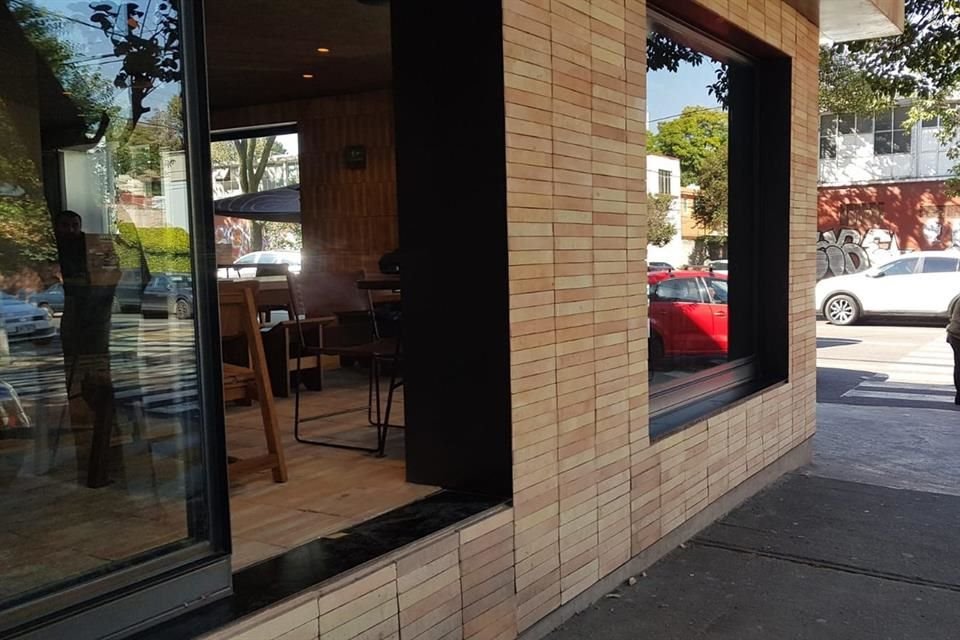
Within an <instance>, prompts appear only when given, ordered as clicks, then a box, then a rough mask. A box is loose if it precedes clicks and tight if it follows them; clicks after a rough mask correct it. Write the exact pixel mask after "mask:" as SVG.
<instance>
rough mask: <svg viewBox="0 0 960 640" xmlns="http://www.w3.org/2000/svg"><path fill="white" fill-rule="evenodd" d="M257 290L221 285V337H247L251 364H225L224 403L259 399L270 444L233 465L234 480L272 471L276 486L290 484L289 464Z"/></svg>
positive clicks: (242, 285) (250, 284)
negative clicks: (261, 324)
mask: <svg viewBox="0 0 960 640" xmlns="http://www.w3.org/2000/svg"><path fill="white" fill-rule="evenodd" d="M257 287H258V284H257V283H256V282H221V283H220V337H221V338H231V337H236V336H243V337H245V338H246V341H247V349H248V351H249V363H250V366H249V367H242V366H239V365H235V364H226V363H224V365H223V399H224V402H228V401H233V400H250V399H256V400H257V402H258V403H259V404H260V415H261V416H262V417H263V435H264V437H265V438H266V441H267V453H265V454H263V455H259V456H254V457H252V458H244V459H241V460H234V461H232V462H231V463H230V467H229V469H230V479H231V480H235V479H236V478H237V477H239V476H240V475H242V474H245V473H252V472H255V471H260V470H263V469H271V470H272V471H273V480H274V482H286V481H287V463H286V460H285V459H284V455H283V446H282V445H281V443H280V436H279V433H278V427H277V412H276V408H275V407H274V404H273V390H272V389H271V387H270V375H269V373H268V371H267V359H266V356H265V355H264V352H263V342H262V341H261V339H260V326H259V323H258V322H257V305H256V302H255V300H256V291H257Z"/></svg>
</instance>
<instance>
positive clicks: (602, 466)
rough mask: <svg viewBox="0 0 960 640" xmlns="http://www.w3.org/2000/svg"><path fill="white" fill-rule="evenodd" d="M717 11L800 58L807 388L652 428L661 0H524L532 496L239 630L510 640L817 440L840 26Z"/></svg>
mask: <svg viewBox="0 0 960 640" xmlns="http://www.w3.org/2000/svg"><path fill="white" fill-rule="evenodd" d="M699 3H700V4H702V5H704V6H705V7H706V8H708V9H710V10H711V11H714V12H715V13H716V14H718V15H719V16H720V17H722V18H724V19H726V20H728V21H729V22H731V23H733V24H734V25H736V26H738V27H740V28H741V29H744V30H747V31H749V32H750V33H752V34H754V35H755V36H756V37H758V38H760V39H762V40H764V41H766V42H767V43H769V44H771V45H773V46H774V47H776V48H778V49H780V50H782V51H784V52H785V53H787V54H788V55H790V56H792V57H793V60H794V65H793V69H794V78H793V96H792V99H793V120H792V127H793V137H792V141H791V145H792V146H791V159H792V167H791V171H792V176H791V199H790V202H791V216H790V238H791V246H790V301H791V303H790V367H789V382H787V383H785V384H782V385H779V386H777V387H775V388H773V389H771V390H769V391H767V392H765V393H763V394H761V395H759V396H756V397H754V398H752V399H750V400H748V401H746V402H742V403H740V404H737V405H735V406H733V407H731V408H730V409H728V410H727V411H725V412H723V413H721V414H719V415H717V416H715V417H712V418H710V419H709V420H705V421H703V422H701V423H699V424H696V425H694V426H692V427H689V428H687V429H685V430H683V431H680V432H678V433H675V434H673V435H670V436H668V437H665V438H663V439H660V440H658V441H655V442H651V440H650V438H649V432H648V407H649V404H648V384H647V297H646V263H645V257H646V244H647V242H646V228H647V227H646V224H647V223H646V202H645V200H646V193H647V185H646V184H645V178H646V175H645V173H646V172H645V157H646V148H645V141H646V132H645V126H644V122H645V110H646V96H645V91H646V89H645V87H646V82H645V76H646V64H645V51H646V2H645V1H644V0H504V15H503V20H504V31H503V38H504V84H505V95H506V118H507V121H506V131H507V136H506V144H507V176H508V185H507V189H508V211H507V216H508V223H509V224H508V229H509V231H508V233H509V249H510V252H509V256H510V308H511V318H510V322H511V352H512V363H511V377H512V404H513V457H514V467H513V483H514V502H513V507H512V509H507V510H503V511H500V512H499V513H497V514H496V515H493V516H491V517H489V518H487V519H486V520H482V521H480V522H475V523H473V524H470V525H468V526H466V527H465V528H462V529H460V530H458V531H455V532H452V533H449V534H446V535H444V536H442V537H439V538H437V539H435V540H433V539H432V540H429V541H425V542H422V543H420V544H419V545H417V548H416V550H414V551H412V552H410V553H411V555H408V556H406V557H401V558H397V559H384V560H382V561H381V565H385V566H378V567H377V568H376V570H370V569H368V570H366V571H365V573H363V575H361V574H360V573H354V574H348V575H347V576H343V577H342V579H341V581H340V583H339V585H342V586H339V585H331V586H327V587H325V588H324V590H323V591H322V592H320V591H318V592H317V593H314V594H307V595H305V596H302V597H301V598H299V599H298V600H296V601H294V602H290V603H287V604H286V605H285V606H284V607H283V608H282V613H281V609H280V608H275V609H273V610H271V611H268V612H265V613H264V614H263V616H260V617H259V618H258V619H257V620H253V621H248V622H247V623H245V624H243V625H242V626H241V627H237V628H236V629H235V630H234V633H240V635H239V636H237V637H244V638H246V637H249V638H254V637H256V638H284V639H286V640H292V639H294V638H297V639H300V638H302V639H304V640H309V639H312V638H317V637H320V638H323V639H324V640H327V639H332V638H336V639H337V640H348V639H350V638H378V639H380V638H390V639H392V638H400V640H415V639H421V638H422V639H424V640H426V639H433V638H458V639H459V638H484V639H485V640H486V639H490V640H494V639H497V640H499V639H500V638H504V639H507V640H509V639H510V638H513V637H515V636H516V635H517V634H518V633H522V632H523V631H524V630H525V629H528V628H529V627H530V626H531V625H532V624H534V623H535V622H537V621H538V620H540V619H542V618H543V617H544V616H545V615H547V614H549V613H551V612H552V611H554V610H556V609H558V608H559V607H561V606H562V605H563V604H565V603H568V602H570V601H571V599H573V598H574V597H576V596H577V595H578V594H580V593H582V592H583V591H584V590H585V589H587V588H589V587H590V586H592V585H594V584H595V583H597V582H598V581H599V580H600V579H601V578H603V577H604V576H606V575H608V574H610V573H611V572H613V571H614V570H615V569H617V568H618V567H620V566H621V565H623V564H624V563H626V562H627V561H628V560H629V559H630V558H631V557H633V556H636V555H638V554H640V553H641V552H643V551H644V550H646V549H648V548H649V547H651V545H653V544H654V543H655V542H657V541H658V540H660V539H662V538H663V537H664V536H666V535H668V534H669V533H670V532H672V531H674V530H675V529H677V527H679V526H681V525H682V524H683V523H685V522H688V521H690V519H691V518H693V517H694V516H696V515H697V514H699V513H701V512H702V511H703V510H704V509H706V508H707V507H708V506H709V505H711V504H712V503H715V502H716V501H717V500H718V499H719V498H721V496H724V495H725V494H728V493H729V492H730V491H731V490H733V489H734V488H735V487H737V486H738V485H740V484H741V483H743V482H744V481H745V480H747V479H748V478H750V477H751V476H753V475H754V474H756V473H757V472H759V471H761V470H762V469H764V468H767V467H768V466H769V465H771V464H772V463H774V462H776V461H777V460H778V459H780V458H781V457H782V456H784V455H785V454H786V453H788V452H790V451H791V450H793V449H794V448H796V447H798V446H799V445H801V444H803V443H804V442H805V441H806V440H808V439H809V438H810V437H811V436H812V435H813V432H814V429H815V404H814V393H815V376H816V370H815V357H816V356H815V335H814V334H815V323H814V317H813V311H812V304H811V299H810V297H811V296H812V290H813V285H814V281H815V268H816V248H815V246H814V242H812V239H813V238H814V237H815V236H816V232H817V219H816V204H817V186H816V180H817V142H818V138H817V126H818V112H817V54H818V31H817V28H816V26H815V25H813V24H811V23H810V22H808V21H807V20H806V19H805V18H803V17H801V16H800V15H799V14H798V13H797V12H796V10H795V9H793V8H792V7H791V6H790V5H789V4H788V3H786V2H783V1H781V0H700V2H699ZM357 576H360V577H357ZM428 605H429V606H428ZM428 612H429V614H428ZM261 620H266V622H262V621H261ZM241 630H245V631H244V632H241ZM225 631H226V630H225ZM222 637H231V636H230V635H223V636H222Z"/></svg>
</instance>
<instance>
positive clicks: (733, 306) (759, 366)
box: [647, 13, 856, 433]
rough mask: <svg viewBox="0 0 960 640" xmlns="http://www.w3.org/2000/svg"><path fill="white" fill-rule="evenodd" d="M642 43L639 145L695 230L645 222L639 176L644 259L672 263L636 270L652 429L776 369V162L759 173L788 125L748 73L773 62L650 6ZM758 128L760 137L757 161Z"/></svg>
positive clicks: (779, 197) (780, 325)
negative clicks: (676, 186)
mask: <svg viewBox="0 0 960 640" xmlns="http://www.w3.org/2000/svg"><path fill="white" fill-rule="evenodd" d="M647 47H648V59H649V66H648V69H649V71H648V91H649V95H648V105H649V111H650V112H649V114H648V120H649V122H650V126H651V131H650V136H649V141H650V143H649V148H650V152H651V153H653V154H656V156H659V157H656V158H655V161H656V162H657V163H663V162H669V161H671V159H673V160H672V161H673V162H675V163H677V165H678V166H679V169H680V182H681V185H682V186H683V187H684V188H688V189H689V190H690V191H691V193H692V194H693V199H694V200H693V207H692V209H693V210H692V214H691V215H692V218H693V222H694V226H695V229H696V233H695V234H694V237H690V235H689V234H685V233H683V229H681V228H680V225H679V224H677V227H678V228H676V229H673V230H671V231H672V233H664V232H663V230H662V229H660V227H659V226H656V227H655V224H657V223H656V221H657V220H658V217H657V216H656V215H655V214H656V211H657V207H658V205H659V196H655V195H654V193H653V191H654V190H655V189H656V188H657V187H656V185H648V191H650V192H651V194H650V195H649V196H648V213H649V214H650V220H651V223H650V224H651V232H650V236H649V240H650V245H649V246H648V248H647V255H648V260H649V264H650V265H654V264H655V263H654V262H653V261H659V263H666V264H669V265H675V266H676V267H677V268H674V269H663V268H658V269H654V268H650V269H649V270H648V276H647V280H648V281H647V285H648V291H649V294H648V300H649V308H648V313H649V316H648V321H649V369H650V374H649V377H650V394H651V429H652V431H653V432H654V433H658V432H663V431H665V430H669V429H671V428H674V427H676V426H677V425H678V424H683V423H684V422H685V421H686V422H689V421H691V420H694V419H695V418H696V417H697V416H699V415H702V414H703V413H706V412H709V411H711V410H716V409H717V408H718V407H720V406H722V405H723V404H725V403H727V402H729V401H730V400H731V398H733V397H735V396H738V395H742V394H745V393H749V391H750V389H756V388H758V387H759V386H762V385H763V384H766V382H767V381H769V379H775V378H777V377H780V376H782V375H783V368H782V363H783V356H784V353H785V350H783V349H782V348H781V344H782V343H781V342H780V340H781V338H780V337H777V338H776V339H775V340H771V338H773V337H774V336H782V335H783V329H784V327H785V322H786V305H785V295H786V278H785V275H786V262H785V256H786V253H787V250H786V249H787V248H786V235H785V233H784V229H785V227H786V226H787V225H786V223H785V221H786V218H787V208H786V194H787V189H788V185H787V182H786V181H785V180H784V178H783V175H782V167H779V168H777V171H779V172H780V173H778V174H777V176H776V179H775V180H774V181H773V182H771V181H770V180H767V179H765V178H764V174H765V173H766V172H767V171H768V170H770V169H769V167H764V166H763V164H764V163H766V162H768V161H769V158H770V157H771V156H773V155H775V156H778V157H779V156H780V155H781V154H780V151H781V148H780V147H779V146H777V145H782V148H783V149H787V150H789V138H788V136H787V135H784V137H783V139H782V140H780V141H779V142H778V139H776V138H774V137H773V133H774V131H779V132H784V133H788V127H789V114H788V112H783V113H781V112H779V111H776V110H772V109H769V108H768V105H766V104H764V105H761V104H760V100H761V93H760V92H759V91H758V89H757V87H759V86H760V77H761V76H764V75H765V74H766V73H767V67H768V66H772V65H773V64H774V63H768V62H766V61H764V60H763V59H759V60H757V59H754V58H753V57H752V56H749V55H745V54H744V53H743V52H742V51H740V50H738V51H734V50H732V49H729V48H727V47H726V46H724V45H721V44H719V43H718V42H716V41H714V40H711V39H710V38H708V37H706V36H705V35H704V34H701V33H699V32H697V31H695V30H693V29H690V28H689V27H687V26H686V25H683V24H682V23H679V22H675V21H673V20H671V19H670V18H668V17H666V16H660V15H658V14H656V13H654V14H653V16H652V18H651V31H650V33H649V36H648V43H647ZM788 77H789V76H787V78H788ZM778 82H780V83H781V84H783V83H784V80H783V79H782V78H781V79H780V80H779V81H778ZM787 82H788V80H787ZM785 95H787V96H789V93H788V92H787V93H785ZM786 104H789V103H788V100H787V102H786ZM764 110H766V111H764ZM760 114H766V115H764V116H761V115H760ZM761 117H765V118H769V119H770V120H771V121H774V119H776V120H775V126H774V127H772V128H767V127H765V126H763V125H762V124H761V122H760V118H761ZM837 126H838V125H837V118H836V117H831V118H830V119H828V120H827V121H826V122H825V123H824V124H823V127H824V129H825V130H824V131H821V152H822V153H823V148H824V146H823V145H824V140H825V139H827V138H829V140H828V142H830V141H832V138H833V137H834V136H835V131H836V128H837ZM839 126H840V127H841V129H844V130H845V129H847V128H851V129H855V128H856V119H855V117H849V118H848V117H846V116H844V117H843V118H841V122H840V125H839ZM760 132H762V133H760ZM761 137H763V139H764V140H765V142H764V144H765V145H766V148H765V149H764V151H763V158H764V160H763V162H761V163H757V162H756V159H757V158H758V157H760V156H758V152H757V144H758V141H759V140H760V139H761ZM827 151H828V152H829V153H830V154H832V153H833V151H834V149H833V147H829V146H828V148H827ZM652 157H653V156H651V158H652ZM651 158H648V165H649V164H650V162H651ZM785 162H789V160H788V159H787V160H786V161H785ZM770 166H777V165H772V164H771V165H770ZM783 166H788V164H784V165H783ZM771 176H772V174H771ZM765 202H770V203H774V202H775V203H776V205H775V206H771V207H767V206H766V205H765V204H764V203H765ZM761 211H762V212H763V213H762V214H761V213H760V212H761ZM767 255H769V256H771V257H770V258H769V259H768V258H765V257H764V256H767ZM768 303H770V304H772V308H771V309H769V310H765V308H764V307H765V305H766V304H768ZM731 392H732V393H731ZM677 415H680V416H681V417H680V418H677V419H672V418H671V416H674V417H675V416H677Z"/></svg>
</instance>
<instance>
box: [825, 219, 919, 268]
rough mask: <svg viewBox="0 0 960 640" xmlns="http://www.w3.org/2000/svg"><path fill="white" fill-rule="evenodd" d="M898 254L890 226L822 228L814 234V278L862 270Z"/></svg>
mask: <svg viewBox="0 0 960 640" xmlns="http://www.w3.org/2000/svg"><path fill="white" fill-rule="evenodd" d="M900 253H901V251H900V247H899V246H898V243H897V237H896V235H894V233H893V232H892V231H891V230H890V229H880V228H874V229H868V230H867V232H866V233H861V232H860V231H859V230H857V229H838V230H835V231H834V230H831V231H821V232H819V233H818V234H817V280H821V279H823V278H829V277H832V276H842V275H847V274H850V273H858V272H860V271H865V270H866V269H869V268H870V267H871V266H873V265H877V264H883V263H884V262H887V261H888V260H890V259H892V258H894V257H896V256H898V255H900Z"/></svg>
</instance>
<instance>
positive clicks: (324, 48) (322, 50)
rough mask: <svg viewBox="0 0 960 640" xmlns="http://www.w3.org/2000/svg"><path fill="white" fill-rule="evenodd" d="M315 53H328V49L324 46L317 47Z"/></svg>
mask: <svg viewBox="0 0 960 640" xmlns="http://www.w3.org/2000/svg"><path fill="white" fill-rule="evenodd" d="M317 53H330V49H327V48H326V47H319V48H318V49H317Z"/></svg>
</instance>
